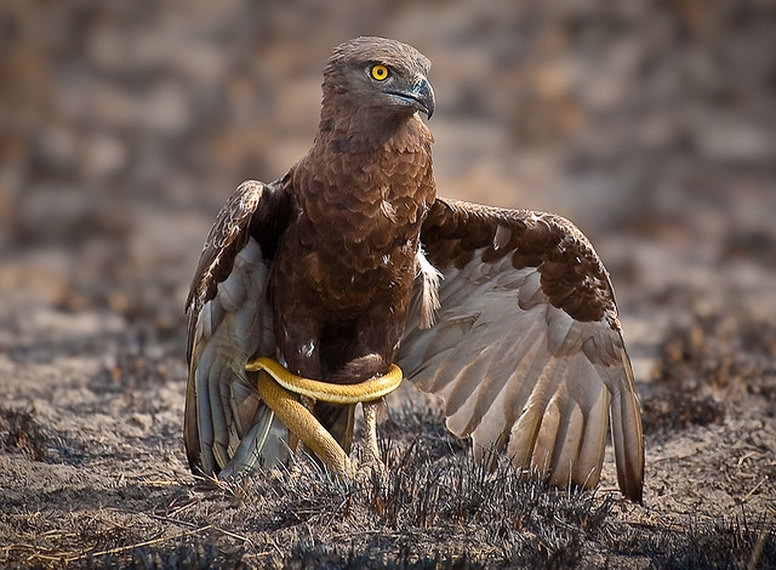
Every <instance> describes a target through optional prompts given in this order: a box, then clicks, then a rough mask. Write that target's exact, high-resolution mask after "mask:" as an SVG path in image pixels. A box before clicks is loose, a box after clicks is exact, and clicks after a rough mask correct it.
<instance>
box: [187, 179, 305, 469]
mask: <svg viewBox="0 0 776 570" xmlns="http://www.w3.org/2000/svg"><path fill="white" fill-rule="evenodd" d="M288 179H289V177H288V176H286V177H285V178H283V179H281V180H279V181H277V182H274V183H272V184H264V183H261V182H256V181H253V180H249V181H247V182H243V183H242V184H241V185H240V187H239V188H238V189H237V191H236V192H235V193H234V194H233V195H232V196H231V197H230V198H229V200H228V201H227V203H226V205H225V206H224V207H223V209H222V210H221V212H220V213H219V214H218V218H217V219H216V222H215V225H214V226H213V228H212V229H211V230H210V233H209V234H208V237H207V240H206V242H205V246H204V248H203V250H202V255H201V257H200V260H199V265H198V266H197V270H196V273H195V275H194V280H193V282H192V284H191V290H190V292H189V297H188V300H187V302H186V312H187V314H188V342H187V350H186V358H187V360H188V364H189V376H188V385H187V388H186V411H185V416H184V424H183V437H184V441H185V444H186V453H187V455H188V459H189V464H190V465H191V467H192V469H194V470H196V471H201V472H203V473H206V474H215V473H218V472H219V471H221V470H223V469H225V468H227V466H228V468H227V472H228V473H227V474H231V473H234V472H237V471H240V470H241V469H243V468H245V467H251V466H252V465H253V464H255V463H256V462H257V461H261V460H263V461H265V462H268V463H272V462H274V461H276V460H278V459H282V457H279V455H282V454H283V453H284V450H283V449H282V445H281V443H280V439H279V438H280V437H282V435H283V434H280V433H277V432H278V431H279V430H281V429H282V427H281V425H282V424H280V423H279V422H278V421H276V420H275V419H274V415H273V414H272V412H271V411H270V410H269V409H268V408H266V407H265V406H264V405H262V404H261V403H260V400H259V395H258V392H257V391H256V388H255V383H254V382H251V381H249V379H248V378H247V377H246V373H245V363H246V361H247V360H248V358H250V357H253V356H254V355H273V354H274V351H275V338H274V333H273V328H272V311H271V308H270V307H269V306H268V302H267V295H266V290H267V285H268V281H269V279H268V278H269V272H270V262H271V260H272V257H273V255H274V253H275V249H276V247H277V243H278V240H279V238H280V236H281V234H282V233H283V231H284V229H285V228H286V226H287V225H288V222H289V219H290V216H291V212H292V200H291V197H290V194H289V192H288V191H287V184H288ZM241 441H242V443H241ZM259 452H261V453H259ZM232 458H234V461H232V462H231V463H230V461H231V460H232ZM260 458H261V459H260ZM222 475H224V473H222Z"/></svg>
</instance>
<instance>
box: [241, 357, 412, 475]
mask: <svg viewBox="0 0 776 570" xmlns="http://www.w3.org/2000/svg"><path fill="white" fill-rule="evenodd" d="M245 370H246V371H248V372H259V374H258V381H257V388H258V391H259V395H260V396H261V399H262V400H263V401H264V403H265V404H266V405H267V406H268V407H269V408H270V409H271V410H272V411H273V412H274V413H275V414H276V415H277V416H278V418H280V420H281V421H282V422H283V423H284V424H285V425H286V427H287V428H288V430H289V431H290V432H292V433H293V434H294V435H296V436H297V437H298V438H299V440H300V441H302V443H304V444H305V445H306V446H307V447H308V449H310V450H311V451H312V452H313V453H315V454H316V455H317V456H318V457H320V458H321V460H322V461H323V462H324V463H325V464H326V465H328V466H329V467H330V468H331V469H332V470H333V471H334V472H336V473H338V474H340V475H344V476H350V477H352V476H353V475H354V474H355V472H356V469H355V466H354V465H353V462H352V461H351V460H350V457H348V454H347V453H345V450H344V449H342V447H341V446H340V445H339V443H337V440H335V439H334V437H333V436H332V435H331V434H330V433H329V432H328V430H327V429H326V428H324V427H323V426H322V425H321V423H320V422H319V421H318V420H317V419H316V417H315V416H314V415H313V414H312V413H311V412H310V410H308V409H307V408H306V407H305V406H304V405H303V404H302V403H300V402H299V401H298V399H297V397H296V396H297V395H299V396H306V397H308V398H311V399H313V400H318V401H323V402H328V403H333V404H358V403H361V404H364V403H368V402H374V401H375V400H379V399H380V398H382V397H383V396H387V395H388V394H390V393H391V392H393V391H394V390H396V388H398V387H399V384H401V381H402V378H403V376H404V375H403V373H402V371H401V368H399V367H398V366H397V365H396V364H391V367H390V369H389V370H388V373H387V374H385V375H383V376H377V377H375V378H372V379H370V380H366V381H364V382H360V383H358V384H333V383H330V382H323V381H320V380H313V379H310V378H303V377H301V376H297V375H296V374H293V373H292V372H290V371H289V370H288V369H287V368H285V367H284V366H283V365H282V364H280V363H279V362H277V361H276V360H273V359H272V358H267V357H259V358H257V359H255V360H252V361H250V362H248V364H247V365H246V366H245Z"/></svg>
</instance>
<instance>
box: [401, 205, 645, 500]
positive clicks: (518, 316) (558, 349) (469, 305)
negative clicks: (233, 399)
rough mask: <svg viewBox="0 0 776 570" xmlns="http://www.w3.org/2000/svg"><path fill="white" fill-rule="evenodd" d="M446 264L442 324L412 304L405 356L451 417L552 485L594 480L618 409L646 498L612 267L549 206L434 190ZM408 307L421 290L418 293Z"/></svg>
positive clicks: (438, 262)
mask: <svg viewBox="0 0 776 570" xmlns="http://www.w3.org/2000/svg"><path fill="white" fill-rule="evenodd" d="M421 241H422V242H423V248H424V250H425V252H426V255H427V257H428V260H429V261H430V262H431V263H432V264H433V265H434V266H436V267H437V268H438V269H439V270H440V271H441V272H442V277H443V278H442V281H441V283H440V285H439V291H438V297H439V301H440V309H439V313H438V315H437V321H436V324H435V325H434V326H433V327H431V328H430V329H423V328H421V326H420V325H421V322H420V317H419V316H418V311H417V310H413V311H412V312H411V315H410V318H409V321H408V325H407V330H406V334H405V337H404V339H403V342H402V345H401V348H400V351H399V356H398V361H399V365H400V366H401V367H402V369H403V370H404V371H405V374H406V376H407V377H408V378H410V379H411V380H412V381H413V382H415V383H416V385H417V386H418V387H419V388H420V389H422V390H424V391H427V392H430V393H434V394H437V395H439V396H441V398H442V399H443V401H444V411H445V414H446V416H447V425H448V427H449V428H450V430H451V431H453V432H454V433H456V434H457V435H459V436H461V437H466V436H471V437H472V440H473V444H474V454H475V457H477V458H478V459H483V458H484V457H487V456H488V451H489V450H490V449H494V448H495V450H496V451H499V452H503V453H505V454H506V455H507V456H508V457H510V459H511V461H512V462H513V463H514V464H515V465H516V466H519V467H522V468H526V469H534V470H538V471H539V472H541V473H545V474H547V475H548V476H549V478H550V481H551V482H552V483H554V484H557V485H568V484H569V483H573V484H576V485H580V486H585V487H592V486H594V485H596V484H597V482H598V479H599V477H600V472H601V466H602V463H603V456H604V449H605V442H606V432H607V430H608V427H609V422H610V421H611V426H612V441H613V443H614V450H615V459H616V463H617V471H618V481H619V484H620V487H621V488H622V490H623V492H624V493H625V494H626V496H628V497H629V498H631V499H634V500H637V501H640V500H641V493H642V482H643V469H644V448H643V437H642V430H641V415H640V409H639V403H638V397H637V395H636V392H635V385H634V380H633V371H632V369H631V366H630V360H629V359H628V355H627V353H626V351H625V347H624V343H623V340H622V332H621V329H620V324H619V319H618V317H617V307H616V305H615V301H614V294H613V292H612V289H611V284H610V282H609V278H608V275H607V273H606V270H605V269H604V267H603V265H602V264H601V262H600V260H599V258H598V256H597V255H596V253H595V251H594V250H593V249H592V247H591V246H590V244H589V242H588V241H587V239H586V238H585V237H584V236H583V235H582V234H581V233H580V232H579V230H577V229H576V227H574V226H573V225H572V224H571V223H570V222H568V221H567V220H565V219H563V218H560V217H558V216H553V215H551V214H540V213H535V212H529V211H524V210H521V211H517V210H503V209H498V208H489V207H485V206H478V205H474V204H469V203H466V202H458V201H445V200H441V199H439V200H437V202H436V203H435V204H434V206H433V207H432V209H431V211H430V213H429V216H428V218H427V220H426V222H425V224H424V226H423V231H422V234H421ZM419 291H420V290H419V288H418V293H417V295H416V300H415V302H414V303H413V307H417V306H418V304H419V303H420V299H419V297H420V292H419Z"/></svg>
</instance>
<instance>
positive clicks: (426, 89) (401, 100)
mask: <svg viewBox="0 0 776 570" xmlns="http://www.w3.org/2000/svg"><path fill="white" fill-rule="evenodd" d="M388 95H390V96H391V98H392V99H393V101H394V104H396V105H399V106H401V107H411V108H413V109H415V110H416V111H420V112H421V113H425V114H426V116H427V117H428V118H429V119H430V118H431V115H433V114H434V105H435V104H436V100H435V99H434V89H433V88H432V87H431V83H429V81H428V79H426V78H425V77H423V76H420V77H418V79H417V80H416V81H415V83H413V84H412V86H411V87H410V88H409V89H407V90H406V91H405V90H402V91H389V92H388Z"/></svg>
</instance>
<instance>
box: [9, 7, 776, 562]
mask: <svg viewBox="0 0 776 570" xmlns="http://www.w3.org/2000/svg"><path fill="white" fill-rule="evenodd" d="M390 6H391V7H390V8H389V7H388V4H383V3H381V2H377V1H376V0H371V1H366V2H363V3H359V7H357V8H356V7H352V6H350V4H346V3H342V4H340V3H337V2H333V3H330V4H325V5H324V4H321V3H315V2H301V3H293V2H286V3H280V2H273V3H267V4H266V5H261V6H259V5H258V4H256V5H253V4H248V3H244V2H241V1H239V0H234V1H231V2H223V3H210V2H204V0H203V1H197V2H187V3H184V2H175V1H170V2H164V3H151V2H132V3H125V2H119V1H118V0H116V1H107V2H101V3H98V4H92V3H89V2H79V1H75V0H74V1H69V2H56V3H46V2H26V1H16V2H14V1H11V2H7V3H3V5H2V6H0V160H2V163H0V167H2V171H0V393H2V394H3V398H2V402H0V493H1V494H0V565H5V566H7V567H44V568H60V567H64V566H71V567H105V566H128V567H141V568H171V567H176V568H177V567H202V568H204V567H271V568H274V567H284V566H288V567H327V568H339V567H352V568H358V567H365V566H369V567H397V568H425V567H428V568H436V567H440V566H443V567H447V566H451V567H458V568H465V567H569V566H574V567H614V568H619V567H628V568H651V567H656V568H664V567H665V568H685V567H713V568H776V224H774V219H776V134H775V133H776V57H774V54H775V53H776V4H774V3H773V2H770V1H755V0H751V1H743V2H735V1H732V0H730V1H722V0H719V1H715V2H695V1H692V0H686V1H682V2H675V3H673V2H658V1H651V2H648V1H635V2H628V3H621V4H617V5H611V3H606V2H595V1H593V2H579V3H562V2H539V1H538V0H537V1H535V2H534V1H529V2H524V3H520V4H515V6H514V7H513V6H511V3H502V2H497V1H496V0H484V1H482V2H477V3H473V2H464V1H463V0H451V1H445V2H433V3H428V4H423V5H420V4H417V5H416V4H412V3H390ZM359 33H377V34H381V35H387V36H392V37H396V38H398V39H402V40H404V41H408V42H410V43H412V44H414V45H416V46H417V47H418V48H420V49H421V50H422V51H424V52H425V53H426V54H427V55H428V56H429V57H430V58H431V60H432V61H433V62H434V68H433V71H432V75H431V79H432V82H433V83H434V86H435V90H436V93H437V99H438V105H437V112H436V114H435V116H434V118H433V120H432V121H431V122H430V123H429V124H430V127H431V128H432V130H433V132H434V133H435V136H436V144H435V148H434V152H435V171H436V175H437V181H438V186H439V189H440V193H441V194H443V195H446V196H452V197H458V198H464V199H470V200H476V201H480V202H486V203H491V204H496V205H502V206H510V207H530V208H535V209H543V210H554V211H557V212H559V213H561V214H563V215H566V216H567V217H569V218H571V219H572V220H574V221H575V222H576V223H577V224H579V225H580V227H581V228H582V229H583V230H584V231H585V232H586V233H588V235H589V236H590V237H591V239H592V240H593V242H594V244H595V245H596V247H597V249H598V251H599V253H600V254H601V257H602V258H603V259H604V262H605V263H606V265H607V267H608V268H609V270H610V272H611V274H612V280H613V282H614V285H615V290H616V292H617V298H618V302H619V305H620V310H621V313H622V322H623V327H624V330H625V337H626V342H627V346H628V349H629V352H630V354H631V356H632V358H633V363H634V368H635V372H636V378H637V385H638V389H639V392H640V395H641V401H642V407H643V411H644V420H645V431H646V450H647V451H646V459H647V467H646V469H647V470H646V492H645V499H644V505H643V506H639V505H633V504H630V503H628V502H626V501H624V500H623V499H622V498H621V496H620V495H619V493H618V491H617V488H616V487H617V485H616V478H615V477H614V471H613V465H612V464H611V458H609V459H608V460H607V466H606V471H605V475H604V478H603V481H602V484H601V486H600V488H599V489H598V490H597V491H596V492H595V493H580V492H574V491H567V490H561V491H558V490H553V489H546V488H544V487H543V486H542V485H541V483H537V482H530V481H522V480H520V479H519V478H517V477H516V475H515V474H514V473H513V472H511V471H510V470H509V469H508V468H507V467H505V466H502V467H500V468H499V469H497V470H496V472H495V473H493V474H487V473H483V472H481V471H480V470H479V469H477V468H476V467H475V466H474V465H472V463H471V460H470V459H469V455H468V448H467V443H466V442H461V441H457V440H455V439H454V438H452V437H451V436H449V435H448V434H447V433H446V432H445V430H444V428H443V424H442V420H441V419H440V417H439V415H438V414H437V413H436V411H435V408H434V403H433V402H429V401H427V400H426V399H425V398H424V397H421V396H419V395H417V394H414V393H413V392H412V391H411V390H410V389H409V388H406V389H404V390H403V392H402V394H401V395H400V396H397V397H393V399H392V401H391V402H390V403H389V411H388V413H387V415H386V417H385V418H384V419H383V422H382V427H381V433H382V434H383V447H384V452H385V457H386V459H387V462H388V465H389V469H388V473H387V475H385V476H379V475H374V476H372V477H366V478H362V479H359V480H358V481H355V482H339V481H335V480H331V479H330V478H328V476H327V475H326V474H325V473H321V472H320V471H319V470H317V468H316V467H315V465H313V464H312V463H310V462H309V460H307V459H306V458H304V457H302V458H299V460H298V461H297V462H296V463H295V464H293V465H291V466H290V467H289V468H288V470H287V471H283V472H273V473H269V474H267V475H266V476H265V477H262V478H257V479H256V480H250V481H244V482H241V483H240V484H234V485H224V484H215V483H214V482H212V481H204V480H198V479H196V478H195V477H194V476H193V475H192V474H191V473H190V472H189V470H188V468H187V466H186V463H185V456H184V452H183V444H182V437H181V430H182V414H183V394H184V389H185V375H186V371H185V364H184V345H185V341H184V319H183V314H182V306H183V301H184V299H185V295H186V292H187V288H188V283H189V279H190V277H191V273H192V271H193V268H194V265H195V263H196V259H197V256H198V254H199V250H200V248H201V244H202V241H203V239H204V236H205V234H206V232H207V230H208V228H209V225H210V223H211V222H212V219H213V217H214V216H215V213H216V212H217V210H218V208H219V207H220V205H221V204H222V203H223V201H224V200H225V198H226V196H228V194H229V192H230V191H231V189H233V188H235V187H236V185H237V184H238V183H239V182H240V181H241V180H242V179H244V178H248V177H252V178H259V179H264V180H270V179H273V178H275V177H277V176H279V175H280V174H282V172H283V170H284V169H285V168H287V167H288V166H289V165H290V164H292V163H293V161H294V160H296V159H297V158H298V157H299V156H300V155H301V154H302V153H303V152H304V150H305V149H306V148H307V146H308V145H309V143H310V141H311V139H312V136H313V134H314V131H315V127H316V122H317V105H318V101H319V98H320V90H319V83H320V69H321V67H322V65H323V62H324V60H325V58H326V54H327V53H328V51H329V49H330V48H331V46H333V45H335V44H337V43H338V42H340V41H342V40H344V39H347V38H349V37H352V36H354V35H357V34H359Z"/></svg>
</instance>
